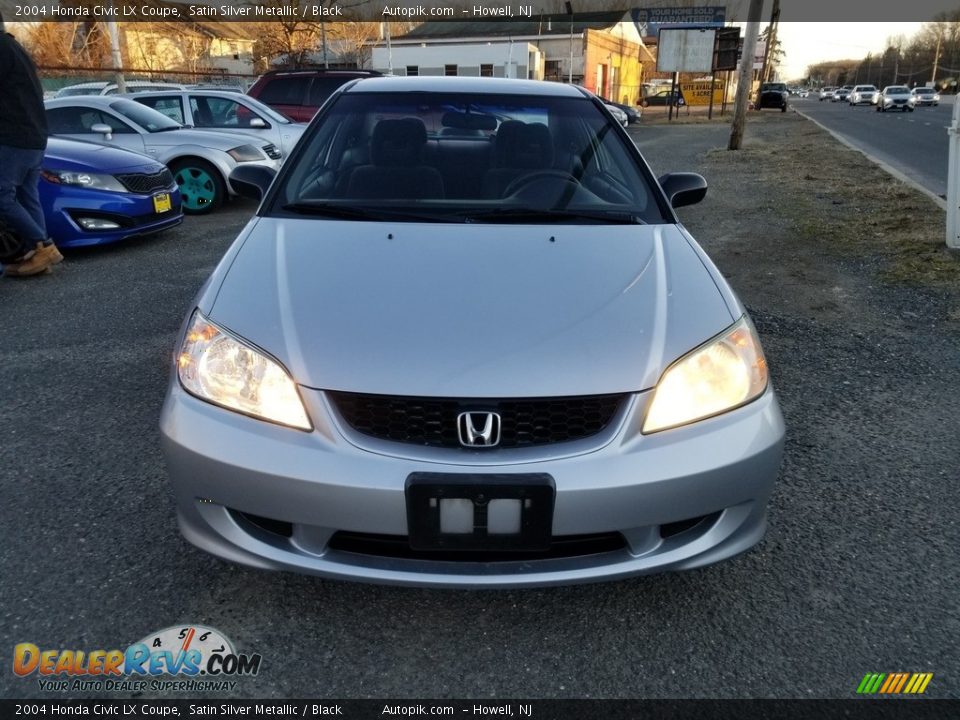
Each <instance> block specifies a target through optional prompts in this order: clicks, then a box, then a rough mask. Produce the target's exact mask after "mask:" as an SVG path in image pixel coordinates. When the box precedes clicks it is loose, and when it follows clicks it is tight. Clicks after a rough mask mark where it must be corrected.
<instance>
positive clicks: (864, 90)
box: [847, 85, 877, 107]
mask: <svg viewBox="0 0 960 720" xmlns="http://www.w3.org/2000/svg"><path fill="white" fill-rule="evenodd" d="M876 94H877V89H876V88H875V87H874V86H873V85H857V86H856V87H855V88H854V89H853V92H851V93H850V96H849V97H848V98H847V101H848V102H849V103H850V106H851V107H853V106H854V105H860V104H861V103H862V104H864V105H871V104H873V97H874V95H876Z"/></svg>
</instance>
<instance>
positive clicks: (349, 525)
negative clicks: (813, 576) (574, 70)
mask: <svg viewBox="0 0 960 720" xmlns="http://www.w3.org/2000/svg"><path fill="white" fill-rule="evenodd" d="M437 120H439V122H437ZM615 127H616V126H615V125H614V120H613V119H612V117H611V115H610V114H609V113H608V112H606V111H605V110H604V108H603V105H602V103H601V101H600V100H599V99H598V98H596V97H595V96H594V95H592V94H591V93H589V92H588V91H587V90H585V89H583V88H580V87H577V86H572V85H566V84H562V83H551V82H537V81H529V80H513V79H509V80H508V79H493V78H464V77H398V78H372V79H366V80H360V81H359V82H357V83H354V84H351V85H350V86H349V87H347V88H344V89H342V90H340V91H338V92H337V93H336V94H335V95H334V96H333V97H332V98H331V100H330V102H329V103H328V104H326V105H325V106H324V109H323V110H321V112H320V113H319V114H318V115H317V117H316V118H314V120H313V122H312V123H311V125H310V127H309V129H308V130H307V133H306V135H305V136H304V137H303V140H302V141H301V142H300V143H299V144H298V145H297V148H296V150H295V151H294V154H293V155H292V156H291V157H290V158H289V159H288V160H287V161H286V162H285V163H284V165H283V167H282V168H281V169H280V172H279V175H277V176H276V178H274V173H273V172H272V171H269V170H266V169H263V168H257V167H244V168H238V169H237V170H235V171H234V174H233V180H234V182H235V184H236V185H237V186H238V188H240V189H242V190H243V191H244V192H245V193H249V194H250V195H251V196H252V197H261V196H262V197H263V200H262V202H261V204H260V206H259V209H258V210H257V217H256V220H255V221H254V222H251V223H250V224H249V225H247V227H246V229H244V230H243V231H242V233H241V235H240V237H239V238H238V239H237V241H236V242H235V243H234V244H233V246H232V247H231V248H230V249H229V250H228V251H227V253H226V255H225V256H224V258H223V259H222V260H221V262H220V263H219V265H218V266H217V267H216V268H215V269H214V271H213V275H212V277H211V280H210V281H209V282H207V283H206V284H205V285H204V288H203V290H201V292H200V294H199V295H198V297H197V298H196V300H195V302H194V303H192V306H191V308H190V311H189V313H187V316H186V317H185V319H184V325H183V328H182V331H181V333H180V334H179V336H178V338H177V341H176V346H177V349H176V361H175V363H173V364H172V366H171V381H170V384H169V386H168V391H167V396H166V400H165V403H164V408H163V412H162V416H161V420H160V428H161V440H162V447H163V451H164V454H165V456H166V460H167V467H168V470H169V475H170V479H171V482H172V485H173V489H174V494H175V498H176V505H177V512H178V516H179V526H180V528H181V530H182V531H183V534H184V536H185V538H186V539H187V540H188V541H189V542H191V543H193V544H195V545H197V546H199V547H201V548H203V549H205V550H207V551H208V552H211V553H213V554H215V555H219V556H221V557H223V558H227V559H230V560H232V561H234V562H240V563H245V564H248V565H252V566H255V567H258V568H261V569H270V568H272V569H284V570H297V571H301V572H307V573H315V574H318V575H322V576H326V577H330V578H341V579H353V580H360V581H368V582H383V583H394V584H406V585H421V586H469V587H478V586H480V587H497V586H500V587H503V586H539V585H556V584H564V583H574V582H586V581H598V580H610V579H615V578H623V577H627V576H632V575H638V574H643V573H650V572H658V571H663V570H670V569H688V568H694V567H700V566H703V565H706V564H710V563H714V562H717V561H720V560H723V559H725V558H728V557H731V556H733V555H735V554H738V553H740V552H743V551H744V550H746V549H748V548H749V547H751V546H752V545H754V544H755V543H757V542H759V541H760V539H761V538H762V536H763V533H764V529H765V527H766V505H767V501H768V498H769V496H770V493H771V490H772V488H773V483H774V481H775V478H776V476H777V473H778V466H779V463H780V458H781V453H782V448H783V440H784V427H783V420H782V417H781V413H780V410H779V407H778V405H777V400H776V397H775V395H774V392H773V388H772V387H771V385H770V381H769V376H768V369H767V363H766V362H765V361H764V359H763V353H762V350H761V348H760V343H759V340H758V338H757V333H756V330H755V329H754V327H753V325H752V324H751V322H750V319H749V317H748V315H747V312H746V310H745V308H744V306H743V305H742V303H741V302H740V301H739V300H738V299H737V296H736V295H735V294H734V292H733V290H732V289H731V288H730V285H729V284H728V283H727V281H726V280H725V279H724V276H723V274H722V273H721V272H720V271H719V270H718V269H717V268H716V267H715V266H714V264H713V263H712V262H711V261H710V260H709V259H708V257H707V256H706V254H705V253H704V251H703V250H702V249H701V248H700V246H699V245H698V244H697V243H696V242H695V241H694V239H693V238H692V237H691V236H690V234H689V233H688V231H687V230H686V229H685V228H684V227H683V225H681V224H680V220H679V218H678V217H677V215H676V212H675V208H679V207H681V206H684V205H689V204H692V203H696V202H698V201H700V200H701V199H702V198H703V197H704V195H705V194H706V190H707V186H706V182H705V181H704V179H703V178H702V177H700V176H699V175H695V174H691V173H675V174H667V175H663V176H661V177H660V178H659V179H656V178H655V177H654V176H653V174H652V173H651V171H650V169H649V167H648V166H647V164H646V163H645V162H644V159H643V157H642V156H641V155H640V151H639V150H638V148H637V147H636V146H635V145H634V144H633V143H632V142H630V140H629V139H628V138H627V137H626V136H625V135H624V133H621V132H610V130H613V129H614V128H615ZM444 128H453V129H458V128H473V129H476V130H478V131H479V132H478V133H477V134H476V135H475V136H474V137H465V136H464V135H462V134H458V135H454V134H450V135H448V134H445V133H444V132H443V130H444ZM346 138H349V139H350V142H343V141H342V140H344V139H346Z"/></svg>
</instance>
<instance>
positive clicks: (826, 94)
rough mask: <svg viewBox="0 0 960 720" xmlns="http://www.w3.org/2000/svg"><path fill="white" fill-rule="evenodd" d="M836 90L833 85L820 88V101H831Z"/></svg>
mask: <svg viewBox="0 0 960 720" xmlns="http://www.w3.org/2000/svg"><path fill="white" fill-rule="evenodd" d="M836 91H837V89H836V88H833V87H823V88H820V102H823V101H824V100H830V101H833V96H834V94H835V93H836Z"/></svg>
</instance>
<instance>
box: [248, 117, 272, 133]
mask: <svg viewBox="0 0 960 720" xmlns="http://www.w3.org/2000/svg"><path fill="white" fill-rule="evenodd" d="M250 127H252V128H256V129H257V130H263V129H264V128H268V127H270V126H269V125H267V122H266V120H264V119H263V118H258V117H255V118H250Z"/></svg>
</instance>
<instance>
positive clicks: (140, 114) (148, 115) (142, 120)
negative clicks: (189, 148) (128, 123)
mask: <svg viewBox="0 0 960 720" xmlns="http://www.w3.org/2000/svg"><path fill="white" fill-rule="evenodd" d="M110 109H111V110H113V111H114V112H116V113H119V114H120V115H123V116H124V117H125V118H127V119H128V120H132V121H133V122H135V123H136V124H137V125H139V126H140V127H142V128H143V129H144V130H146V131H147V132H152V133H153V132H163V131H164V130H177V129H179V128H180V127H181V126H180V124H179V123H177V122H174V121H173V120H171V119H170V118H168V117H167V116H166V115H164V114H163V113H161V112H157V111H156V110H154V109H153V108H148V107H146V106H145V105H141V104H140V103H138V102H134V101H133V100H117V101H116V102H112V103H110Z"/></svg>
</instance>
